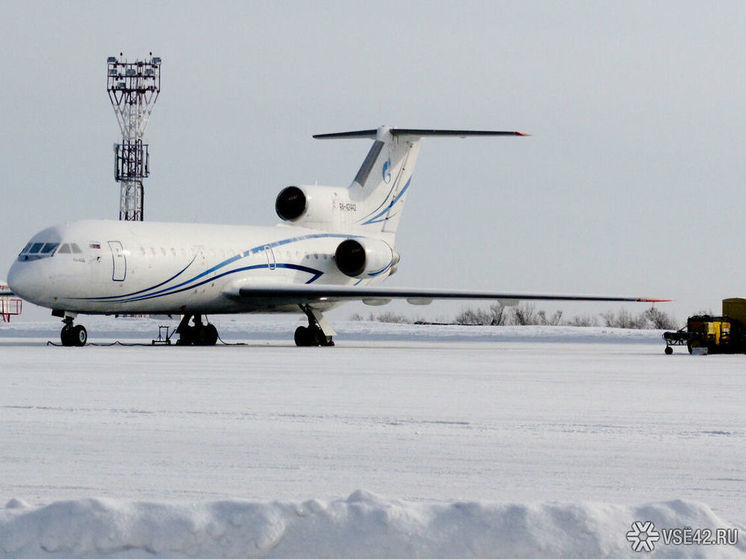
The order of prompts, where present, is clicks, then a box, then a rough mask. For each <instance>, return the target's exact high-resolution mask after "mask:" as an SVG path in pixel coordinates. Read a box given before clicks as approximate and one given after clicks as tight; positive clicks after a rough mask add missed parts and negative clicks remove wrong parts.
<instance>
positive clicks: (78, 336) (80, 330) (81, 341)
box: [72, 324, 88, 347]
mask: <svg viewBox="0 0 746 559" xmlns="http://www.w3.org/2000/svg"><path fill="white" fill-rule="evenodd" d="M72 340H73V345H76V346H78V347H83V346H84V345H85V344H86V342H88V332H87V331H86V329H85V327H84V326H82V325H81V324H78V325H77V326H74V327H73V329H72Z"/></svg>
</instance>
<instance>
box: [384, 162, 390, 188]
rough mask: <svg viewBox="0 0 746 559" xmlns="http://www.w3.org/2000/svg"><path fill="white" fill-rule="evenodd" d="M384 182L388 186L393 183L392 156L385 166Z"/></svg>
mask: <svg viewBox="0 0 746 559" xmlns="http://www.w3.org/2000/svg"><path fill="white" fill-rule="evenodd" d="M383 182H385V183H386V184H388V183H390V182H391V155H389V158H388V159H387V160H386V161H385V162H384V164H383Z"/></svg>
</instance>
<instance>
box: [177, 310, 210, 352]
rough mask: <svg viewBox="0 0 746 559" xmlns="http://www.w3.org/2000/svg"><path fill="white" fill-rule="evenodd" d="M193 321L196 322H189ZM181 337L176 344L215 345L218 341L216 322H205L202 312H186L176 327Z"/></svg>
mask: <svg viewBox="0 0 746 559" xmlns="http://www.w3.org/2000/svg"><path fill="white" fill-rule="evenodd" d="M189 321H192V322H193V323H194V324H193V325H191V324H189ZM176 333H177V334H179V339H178V340H176V345H199V346H208V345H215V344H216V343H217V341H218V329H217V328H215V325H214V324H203V323H202V315H201V314H185V315H184V316H183V317H182V319H181V322H180V323H179V326H178V327H177V328H176Z"/></svg>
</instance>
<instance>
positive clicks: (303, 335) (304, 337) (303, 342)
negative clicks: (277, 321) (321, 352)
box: [294, 326, 315, 347]
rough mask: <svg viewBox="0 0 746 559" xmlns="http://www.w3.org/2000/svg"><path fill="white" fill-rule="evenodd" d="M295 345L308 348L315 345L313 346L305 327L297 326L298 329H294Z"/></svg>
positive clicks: (309, 333)
mask: <svg viewBox="0 0 746 559" xmlns="http://www.w3.org/2000/svg"><path fill="white" fill-rule="evenodd" d="M294 338H295V345H297V346H298V347H308V346H312V345H315V344H313V343H312V342H313V339H312V337H311V332H310V330H309V329H308V327H306V326H298V328H296V329H295V336H294Z"/></svg>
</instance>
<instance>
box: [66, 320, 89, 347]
mask: <svg viewBox="0 0 746 559" xmlns="http://www.w3.org/2000/svg"><path fill="white" fill-rule="evenodd" d="M60 341H61V342H62V345H63V346H65V347H72V346H77V347H83V346H84V345H85V344H86V343H87V342H88V332H87V331H86V329H85V327H84V326H82V325H80V324H78V325H77V326H73V323H72V319H71V320H69V321H68V322H67V323H66V324H65V325H64V326H63V327H62V331H61V332H60Z"/></svg>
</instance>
